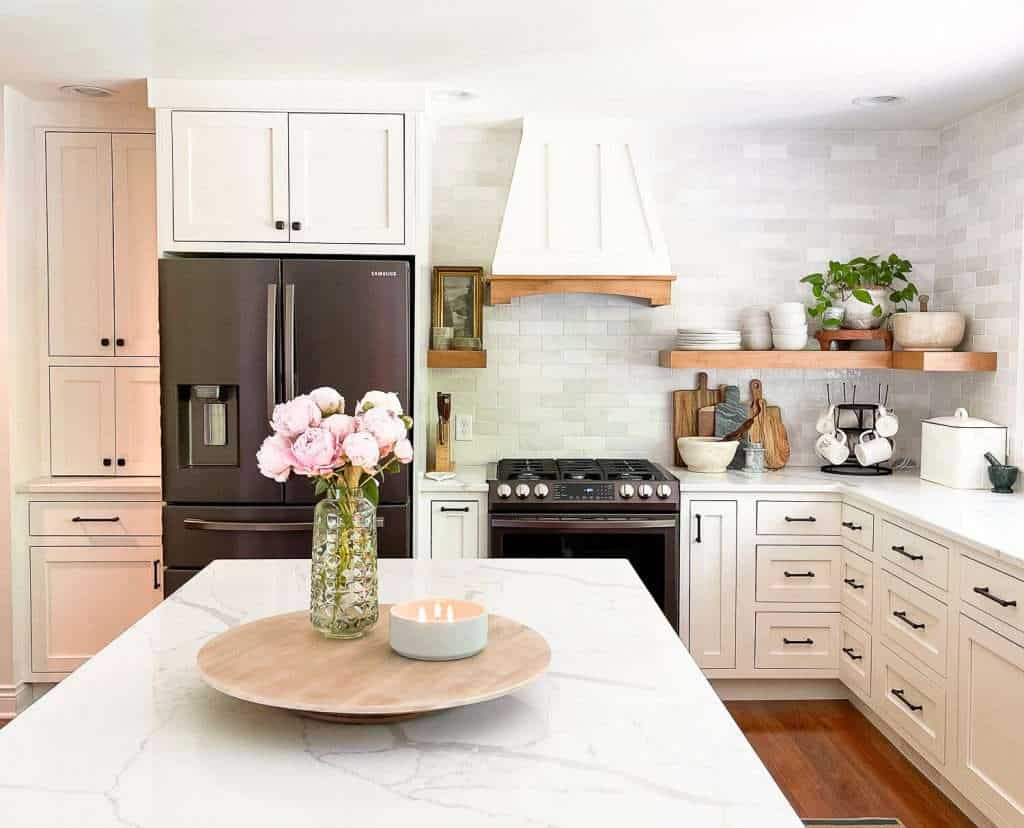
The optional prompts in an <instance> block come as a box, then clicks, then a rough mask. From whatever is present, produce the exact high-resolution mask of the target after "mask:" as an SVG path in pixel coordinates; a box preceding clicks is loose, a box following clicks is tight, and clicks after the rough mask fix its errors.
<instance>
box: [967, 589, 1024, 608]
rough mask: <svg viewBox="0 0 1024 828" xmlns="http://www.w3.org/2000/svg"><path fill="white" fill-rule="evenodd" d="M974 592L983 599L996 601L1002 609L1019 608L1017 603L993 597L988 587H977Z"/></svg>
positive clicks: (996, 596)
mask: <svg viewBox="0 0 1024 828" xmlns="http://www.w3.org/2000/svg"><path fill="white" fill-rule="evenodd" d="M974 591H975V592H977V593H978V595H980V596H982V597H983V598H988V600H989V601H995V602H996V603H997V604H999V606H1001V607H1015V606H1017V602H1016V601H1007V600H1006V599H1005V598H1000V597H999V596H998V595H993V594H992V593H991V592H989V591H988V587H975V588H974Z"/></svg>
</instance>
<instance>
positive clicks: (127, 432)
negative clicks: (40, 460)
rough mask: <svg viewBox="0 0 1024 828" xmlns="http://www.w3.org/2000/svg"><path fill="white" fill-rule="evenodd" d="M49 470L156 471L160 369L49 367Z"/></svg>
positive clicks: (70, 472)
mask: <svg viewBox="0 0 1024 828" xmlns="http://www.w3.org/2000/svg"><path fill="white" fill-rule="evenodd" d="M50 471H51V473H52V474H54V475H56V476H62V475H82V476H89V475H114V474H116V475H125V476H151V475H152V476H155V475H159V474H160V369H159V368H150V367H145V368H112V367H96V366H53V367H51V368H50Z"/></svg>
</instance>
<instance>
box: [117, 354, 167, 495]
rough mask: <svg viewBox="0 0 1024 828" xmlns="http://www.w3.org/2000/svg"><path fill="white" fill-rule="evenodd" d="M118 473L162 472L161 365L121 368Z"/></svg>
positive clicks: (118, 411)
mask: <svg viewBox="0 0 1024 828" xmlns="http://www.w3.org/2000/svg"><path fill="white" fill-rule="evenodd" d="M116 386H117V397H116V403H115V420H116V423H117V426H116V435H117V436H116V441H115V443H116V446H117V466H116V473H117V474H119V475H125V476H128V477H132V476H134V477H138V476H154V477H155V476H157V475H159V474H160V369H159V368H118V369H117V382H116Z"/></svg>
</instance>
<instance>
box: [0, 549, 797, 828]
mask: <svg viewBox="0 0 1024 828" xmlns="http://www.w3.org/2000/svg"><path fill="white" fill-rule="evenodd" d="M380 568H381V600H382V601H385V602H395V601H405V600H408V599H412V598H414V597H423V596H427V595H444V596H452V597H465V598H469V599H473V600H477V601H481V602H482V603H484V604H485V605H487V607H488V608H489V609H490V610H492V611H493V612H496V613H501V614H503V615H507V616H509V617H512V618H515V619H517V620H520V621H522V622H524V623H526V624H529V625H530V626H532V627H534V628H535V629H537V630H538V631H539V632H541V633H542V634H543V635H544V636H545V637H546V638H547V640H548V642H549V643H550V645H551V650H552V661H551V666H550V668H549V670H548V672H547V673H545V674H544V675H543V676H542V677H541V678H540V679H538V680H537V681H535V682H534V683H533V684H531V685H529V686H527V687H526V688H524V689H522V690H520V691H518V692H516V693H514V694H513V695H511V696H507V697H505V698H503V699H499V700H497V701H493V702H487V703H484V704H479V705H474V706H471V707H466V708H461V709H457V710H451V711H446V712H443V713H438V714H435V715H430V716H425V717H423V718H419V719H414V720H412V721H408V722H403V723H400V724H392V725H376V726H372V725H364V726H351V725H337V724H328V723H321V722H316V721H312V720H309V719H303V718H299V717H297V716H295V715H293V714H290V713H287V712H284V711H279V710H273V709H269V708H263V707H258V706H256V705H251V704H247V703H245V702H241V701H237V700H235V699H233V698H229V697H227V696H223V695H221V694H220V693H218V692H216V691H215V690H212V689H210V688H209V687H207V686H206V685H205V684H203V682H202V681H201V679H200V678H199V675H198V673H197V670H196V666H195V659H196V653H197V652H198V651H199V649H200V647H202V645H203V644H204V643H205V642H207V641H208V640H210V639H211V638H213V637H214V636H216V635H217V634H219V633H221V632H223V631H224V630H226V629H228V628H230V627H233V626H236V625H238V624H241V623H244V622H246V621H251V620H254V619H256V618H261V617H265V616H268V615H274V614H277V613H281V612H288V611H293V610H297V609H302V608H304V607H306V606H308V578H309V564H308V562H304V561H218V562H216V563H214V564H213V565H212V566H210V567H208V568H207V569H206V570H205V571H204V572H203V573H202V574H200V575H199V576H198V577H196V578H194V579H193V580H192V581H190V582H189V583H188V584H187V585H186V586H185V587H183V588H182V589H180V590H178V592H176V593H175V594H174V595H173V596H171V597H170V598H169V599H168V600H166V601H165V602H164V603H163V604H161V605H160V606H159V607H157V608H156V609H155V610H153V611H152V612H151V613H150V614H148V615H147V616H145V617H144V618H143V619H142V620H141V621H139V623H137V624H136V625H135V626H133V627H132V628H131V629H129V630H128V631H127V632H126V633H124V634H123V635H122V636H120V637H119V638H118V639H116V640H115V641H114V642H113V643H112V644H111V645H110V646H108V647H107V648H106V649H104V650H103V651H102V652H101V653H99V654H98V655H97V656H96V657H94V658H93V659H91V660H90V661H89V662H88V663H86V664H85V665H84V666H83V667H81V668H80V669H79V670H78V671H76V672H75V673H74V674H72V676H71V677H70V678H68V679H67V680H66V681H64V682H63V683H62V684H61V685H59V686H58V687H56V688H55V689H54V690H53V691H51V692H50V693H49V694H47V695H46V696H44V697H43V698H42V699H40V700H39V701H38V702H36V703H35V704H34V705H33V706H32V707H30V708H29V709H28V710H27V711H26V712H25V713H24V714H22V715H21V716H19V717H18V718H17V719H16V720H14V721H13V722H12V723H11V724H10V725H8V726H7V727H6V728H4V729H3V730H2V731H0V815H2V818H0V823H2V824H3V825H4V826H12V828H13V826H33V828H43V826H56V825H75V826H76V828H91V827H92V826H108V825H109V826H122V825H131V826H142V827H143V828H149V826H168V827H169V826H175V827H176V828H177V827H178V826H189V827H190V828H198V827H199V826H218V827H220V826H235V825H246V826H275V828H278V826H285V825H304V824H335V823H337V824H344V825H352V826H362V825H375V826H387V825H398V824H410V825H412V824H415V825H418V826H433V825H437V826H445V828H456V827H457V826H474V828H479V826H518V825H546V826H581V825H589V826H596V825H615V826H621V825H631V824H636V825H645V826H681V825H693V826H715V828H730V827H733V826H734V827H735V828H741V826H742V828H797V826H800V824H801V823H800V820H799V819H798V818H797V817H796V815H795V813H794V812H793V810H792V809H791V808H790V806H789V805H788V804H787V802H786V800H785V798H784V797H783V795H782V793H781V791H780V790H779V788H778V787H777V786H776V784H775V783H774V782H773V780H772V779H771V777H770V776H769V774H768V772H767V771H766V770H765V768H764V766H763V765H762V764H761V762H760V760H759V759H758V758H757V756H756V754H755V753H754V751H753V750H752V749H751V748H750V746H749V745H748V743H747V741H746V739H745V738H744V737H743V735H742V733H741V732H740V731H739V729H738V728H737V727H736V725H735V724H734V723H733V721H732V719H731V718H730V716H729V714H728V712H727V711H726V710H725V708H724V707H723V705H722V704H721V702H720V701H719V700H718V698H717V696H715V694H714V692H713V690H712V689H711V687H710V685H709V684H708V682H707V681H706V680H705V678H704V677H703V676H702V675H701V672H700V670H699V669H698V668H697V666H696V665H695V664H694V662H693V660H692V659H691V658H690V656H689V654H688V653H687V652H686V650H685V649H684V648H683V646H682V644H681V643H680V641H679V638H678V637H677V636H676V635H675V634H674V633H673V631H672V629H671V627H670V626H669V625H668V623H667V622H666V620H665V618H664V616H663V615H662V614H661V611H660V610H659V609H658V607H657V606H656V605H655V603H654V602H653V600H652V599H651V598H650V596H649V595H648V593H647V591H646V590H645V589H644V587H643V585H642V584H641V582H640V580H639V579H638V578H637V576H636V575H635V573H634V572H633V570H632V569H631V568H630V567H629V566H628V564H626V563H625V562H624V561H619V560H609V561H582V560H579V561H550V560H532V561H522V560H521V561H498V560H495V561H410V560H402V561H398V560H383V561H381V565H380ZM338 646H345V645H344V643H341V642H339V644H338ZM311 668H312V669H315V668H316V665H311Z"/></svg>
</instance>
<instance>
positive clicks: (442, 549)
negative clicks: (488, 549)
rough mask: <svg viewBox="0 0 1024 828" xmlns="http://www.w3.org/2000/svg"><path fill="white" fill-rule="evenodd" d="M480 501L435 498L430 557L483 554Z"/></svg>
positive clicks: (444, 558)
mask: <svg viewBox="0 0 1024 828" xmlns="http://www.w3.org/2000/svg"><path fill="white" fill-rule="evenodd" d="M479 533H480V504H479V503H478V502H477V501H475V500H432V501H431V503H430V557H431V558H434V559H435V560H453V559H454V560H458V559H462V558H478V557H480V549H479V543H478V538H479Z"/></svg>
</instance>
